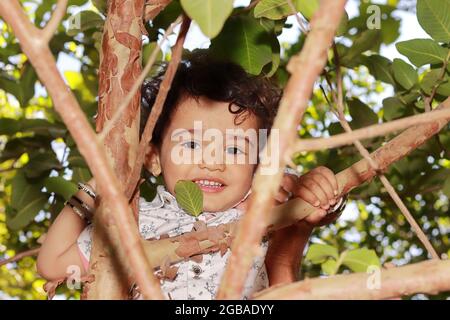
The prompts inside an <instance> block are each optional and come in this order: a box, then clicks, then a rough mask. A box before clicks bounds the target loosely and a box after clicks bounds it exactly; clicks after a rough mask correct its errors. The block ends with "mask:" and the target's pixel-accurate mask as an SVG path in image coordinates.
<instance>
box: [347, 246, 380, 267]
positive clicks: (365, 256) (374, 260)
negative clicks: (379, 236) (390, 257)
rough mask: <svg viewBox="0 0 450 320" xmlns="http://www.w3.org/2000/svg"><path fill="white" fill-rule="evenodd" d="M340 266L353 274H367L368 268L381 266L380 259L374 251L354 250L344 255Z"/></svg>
mask: <svg viewBox="0 0 450 320" xmlns="http://www.w3.org/2000/svg"><path fill="white" fill-rule="evenodd" d="M342 264H343V265H345V266H347V267H349V268H350V269H351V270H352V271H354V272H367V268H368V267H369V266H373V265H374V266H378V267H380V266H381V263H380V259H378V256H377V254H376V253H375V251H374V250H369V249H366V248H361V249H355V250H351V251H348V252H346V253H345V256H344V258H343V259H342Z"/></svg>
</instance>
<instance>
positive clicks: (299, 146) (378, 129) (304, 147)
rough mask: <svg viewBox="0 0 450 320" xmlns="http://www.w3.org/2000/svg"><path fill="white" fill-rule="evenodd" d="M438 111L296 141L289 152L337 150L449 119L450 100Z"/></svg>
mask: <svg viewBox="0 0 450 320" xmlns="http://www.w3.org/2000/svg"><path fill="white" fill-rule="evenodd" d="M443 104H444V105H445V106H443V107H442V108H441V109H440V110H433V111H432V112H429V113H422V114H417V115H414V116H410V117H406V118H402V119H398V120H393V121H390V122H386V123H382V124H374V125H371V126H368V127H364V128H361V129H357V130H353V131H352V132H351V133H350V132H347V133H340V134H336V135H334V136H331V137H328V138H313V139H303V140H299V141H297V142H296V143H295V144H294V146H293V147H292V149H291V152H292V153H294V152H297V151H317V150H324V149H331V148H337V147H341V146H344V145H349V144H352V143H353V142H354V141H356V140H364V139H370V138H375V137H379V136H384V135H387V134H389V133H392V132H395V131H399V130H403V129H406V128H409V127H412V126H414V125H418V124H427V123H431V122H434V121H436V120H439V119H450V108H449V107H450V98H447V100H445V101H444V103H443Z"/></svg>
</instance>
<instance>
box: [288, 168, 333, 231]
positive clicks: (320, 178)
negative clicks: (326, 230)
mask: <svg viewBox="0 0 450 320" xmlns="http://www.w3.org/2000/svg"><path fill="white" fill-rule="evenodd" d="M292 193H293V195H294V197H299V198H301V199H303V200H305V201H306V202H308V203H309V204H311V205H312V206H314V207H316V208H318V209H319V210H318V211H317V212H315V213H313V214H311V215H309V216H308V217H306V218H305V220H304V221H305V223H307V224H309V225H310V226H313V227H315V226H322V225H325V224H328V223H331V222H333V221H334V220H336V218H337V217H338V216H339V212H337V213H332V214H328V215H327V211H328V210H329V209H330V208H332V207H333V206H334V205H335V204H336V203H337V201H338V198H337V195H338V183H337V179H336V176H335V175H334V173H333V171H331V170H330V169H328V168H327V167H323V166H322V167H317V168H314V169H313V170H311V171H310V172H308V173H307V174H304V175H303V176H301V177H300V178H299V179H298V182H297V183H296V185H295V187H294V189H293V191H292Z"/></svg>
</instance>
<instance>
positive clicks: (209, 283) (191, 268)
mask: <svg viewBox="0 0 450 320" xmlns="http://www.w3.org/2000/svg"><path fill="white" fill-rule="evenodd" d="M247 195H248V194H247ZM244 199H245V198H244ZM244 199H243V200H244ZM241 201H242V200H241ZM242 213H243V211H242V210H240V209H238V208H236V206H234V207H233V208H230V209H228V210H226V211H221V212H204V213H203V214H201V215H200V216H199V217H198V218H197V219H198V220H200V221H203V222H205V223H206V225H207V226H217V225H219V224H224V223H229V222H232V221H236V220H238V219H239V218H240V216H241V215H242ZM195 222H196V218H195V217H193V216H191V215H189V214H188V213H186V212H185V211H184V210H183V209H182V208H180V207H179V206H178V203H177V201H176V198H175V197H174V196H173V195H172V194H171V193H170V192H168V191H166V189H165V187H164V186H163V185H159V186H157V194H156V197H155V198H154V199H153V200H152V201H151V202H148V201H146V200H145V199H144V198H143V197H140V199H139V231H140V234H141V236H142V237H143V238H144V239H151V238H156V239H159V237H160V236H161V235H165V234H168V235H169V236H170V237H175V236H178V235H181V234H183V233H186V232H190V231H192V228H193V226H194V223H195ZM91 239H92V225H88V226H87V227H86V228H85V229H84V230H83V231H82V233H81V234H80V236H79V237H78V240H77V243H78V247H79V252H80V256H81V258H82V260H83V262H84V264H85V266H88V264H89V258H90V251H91V246H92V245H91V244H92V240H91ZM267 247H268V242H267V241H263V242H262V243H261V248H262V250H261V253H262V255H261V256H258V257H256V258H255V260H254V262H253V265H252V267H251V270H250V272H249V274H248V277H247V280H246V283H245V287H244V291H243V296H242V298H243V299H248V298H250V297H251V296H252V295H253V293H256V292H258V291H260V290H262V289H264V288H267V287H268V285H269V283H268V277H267V271H266V267H265V264H264V259H265V255H266V252H267ZM230 254H231V252H230V250H227V251H226V253H225V254H224V255H223V256H221V253H220V252H214V253H208V254H204V255H203V261H202V262H200V263H197V262H194V261H192V260H187V261H182V262H178V263H176V264H174V266H176V267H178V272H177V276H176V278H175V279H174V280H173V281H170V280H167V279H161V280H160V283H161V288H162V291H163V293H164V294H165V296H166V298H168V299H174V300H179V299H181V300H191V299H201V300H209V299H214V298H215V296H216V293H217V290H218V287H219V284H220V280H221V277H222V273H223V272H224V269H225V266H226V263H227V260H228V257H229V256H230ZM86 269H87V268H86ZM156 273H157V271H156V272H155V274H156ZM135 299H138V300H140V299H142V296H141V295H139V296H137V297H135Z"/></svg>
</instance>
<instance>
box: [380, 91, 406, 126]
mask: <svg viewBox="0 0 450 320" xmlns="http://www.w3.org/2000/svg"><path fill="white" fill-rule="evenodd" d="M405 112H406V106H405V105H404V104H403V103H402V101H401V100H400V99H399V98H397V97H389V98H386V99H384V100H383V117H384V119H386V120H388V121H391V120H394V119H397V118H401V117H402V116H403V115H404V114H405Z"/></svg>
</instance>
